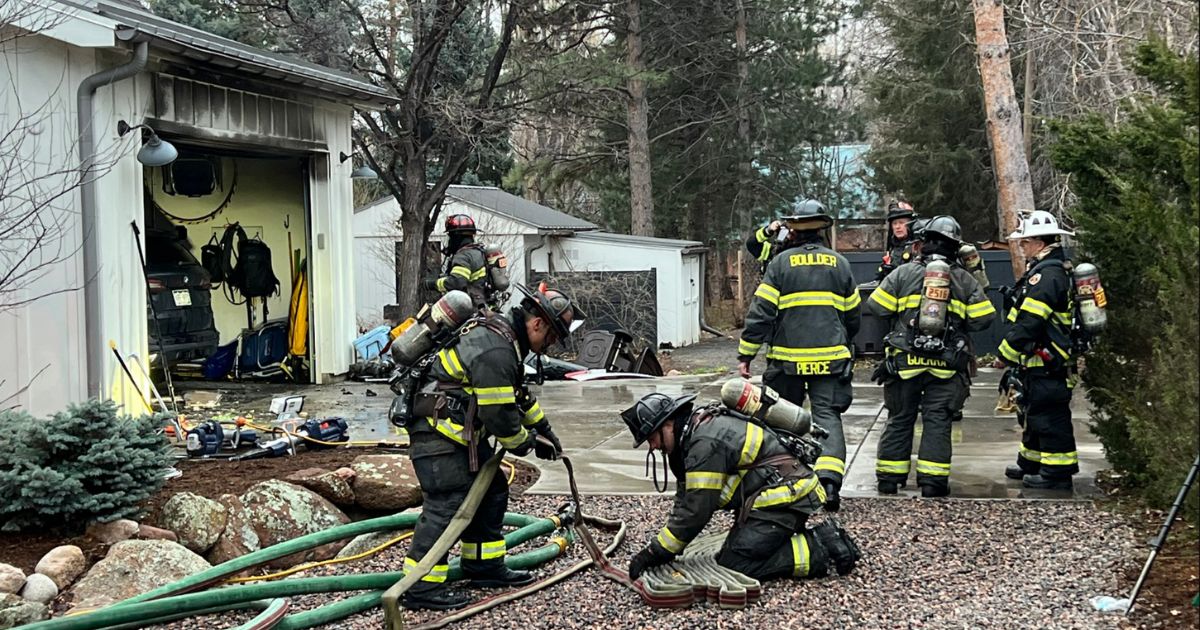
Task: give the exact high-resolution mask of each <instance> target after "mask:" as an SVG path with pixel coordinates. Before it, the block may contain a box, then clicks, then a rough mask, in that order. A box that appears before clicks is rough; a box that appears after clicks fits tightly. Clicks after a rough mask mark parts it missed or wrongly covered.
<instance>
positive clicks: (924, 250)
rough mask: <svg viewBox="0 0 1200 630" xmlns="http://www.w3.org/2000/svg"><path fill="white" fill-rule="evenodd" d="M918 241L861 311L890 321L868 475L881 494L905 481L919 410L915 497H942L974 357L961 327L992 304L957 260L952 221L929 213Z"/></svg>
mask: <svg viewBox="0 0 1200 630" xmlns="http://www.w3.org/2000/svg"><path fill="white" fill-rule="evenodd" d="M921 239H922V241H923V242H922V245H921V257H920V258H919V259H917V260H914V261H912V262H909V263H905V264H903V265H901V266H900V267H898V268H897V269H896V270H895V271H894V272H892V273H891V274H889V275H888V276H887V277H886V278H884V279H883V282H882V283H880V285H879V286H878V287H877V288H876V289H875V291H874V292H872V293H871V297H870V298H869V299H868V300H867V309H868V311H869V312H871V313H872V314H874V315H877V316H879V317H883V318H885V319H888V320H891V326H892V330H891V332H890V333H889V334H888V336H887V337H886V338H885V345H886V347H887V349H886V353H885V358H884V360H883V361H882V362H881V363H880V367H879V369H877V370H876V373H875V378H876V380H877V381H882V382H883V385H884V406H885V407H886V408H887V410H888V421H887V426H886V428H885V429H884V431H883V435H882V436H880V439H879V454H878V459H877V460H876V462H875V476H876V479H877V480H878V488H879V492H881V493H883V494H896V492H897V491H898V490H899V488H900V487H901V486H904V485H905V484H906V483H907V481H908V474H909V469H910V466H911V459H910V458H911V455H912V442H913V432H914V426H915V424H916V421H917V414H918V413H920V414H921V421H922V427H923V428H922V433H921V446H920V450H919V451H918V454H917V484H918V485H919V486H920V487H921V496H923V497H942V496H946V495H948V494H950V454H951V447H950V427H951V425H950V422H951V417H952V415H953V413H954V411H955V407H956V406H957V405H959V404H960V401H961V400H962V388H964V387H966V386H967V382H968V381H967V375H966V371H967V366H968V363H969V362H970V361H972V360H973V357H971V355H970V351H969V347H968V343H967V342H968V340H967V332H969V331H976V330H983V329H985V328H987V327H988V325H989V324H990V323H991V322H992V320H993V319H995V317H996V309H995V307H993V306H992V303H991V302H990V301H989V300H988V298H987V296H986V295H984V292H983V289H981V288H980V286H979V282H978V281H977V280H975V278H974V277H972V276H971V274H970V273H968V272H967V270H966V269H964V268H963V267H962V266H961V265H959V264H958V263H957V262H956V260H957V257H958V248H959V246H960V245H961V244H962V243H961V239H962V236H961V230H960V228H959V226H958V222H957V221H955V220H954V219H953V218H951V217H949V216H938V217H934V218H932V219H930V221H929V223H928V224H927V225H926V226H925V229H924V231H923V232H922V233H921Z"/></svg>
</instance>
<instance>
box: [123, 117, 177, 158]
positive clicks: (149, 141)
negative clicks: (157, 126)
mask: <svg viewBox="0 0 1200 630" xmlns="http://www.w3.org/2000/svg"><path fill="white" fill-rule="evenodd" d="M134 129H141V130H143V131H144V133H143V134H142V148H141V149H139V150H138V154H137V161H139V162H141V163H142V164H145V165H146V166H166V165H168V164H170V163H171V162H174V161H175V158H177V157H179V150H178V149H176V148H175V145H173V144H171V143H170V142H167V141H166V140H163V139H162V138H159V137H158V134H156V133H154V130H153V129H151V128H150V126H149V125H134V126H130V125H129V123H127V122H125V121H124V120H121V121H117V135H118V136H121V137H122V138H124V137H125V134H127V133H129V132H130V131H133V130H134Z"/></svg>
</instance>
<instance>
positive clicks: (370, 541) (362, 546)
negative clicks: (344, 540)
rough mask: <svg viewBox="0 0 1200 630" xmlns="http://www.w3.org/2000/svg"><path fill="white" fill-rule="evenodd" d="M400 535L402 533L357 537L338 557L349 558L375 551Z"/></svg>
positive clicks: (382, 533) (381, 533) (378, 533)
mask: <svg viewBox="0 0 1200 630" xmlns="http://www.w3.org/2000/svg"><path fill="white" fill-rule="evenodd" d="M399 535H400V532H373V533H370V534H362V535H360V536H356V537H355V538H354V540H351V541H350V544H348V545H346V546H345V547H343V548H342V550H341V551H339V552H338V555H337V557H338V558H349V557H350V556H357V555H358V554H360V553H362V552H364V551H367V550H369V549H374V548H376V547H378V546H379V545H382V544H383V543H385V542H387V541H389V540H391V539H393V538H395V537H396V536H399Z"/></svg>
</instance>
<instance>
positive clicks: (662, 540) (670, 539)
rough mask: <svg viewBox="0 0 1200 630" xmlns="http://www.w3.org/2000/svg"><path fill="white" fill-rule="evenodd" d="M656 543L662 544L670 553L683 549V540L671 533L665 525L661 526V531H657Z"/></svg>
mask: <svg viewBox="0 0 1200 630" xmlns="http://www.w3.org/2000/svg"><path fill="white" fill-rule="evenodd" d="M658 544H660V545H662V548H663V549H666V550H667V551H669V552H671V553H679V552H680V551H683V548H684V546H685V545H684V542H683V541H682V540H679V539H678V538H676V537H675V534H672V533H671V530H669V529H667V528H666V527H664V528H662V531H660V532H658Z"/></svg>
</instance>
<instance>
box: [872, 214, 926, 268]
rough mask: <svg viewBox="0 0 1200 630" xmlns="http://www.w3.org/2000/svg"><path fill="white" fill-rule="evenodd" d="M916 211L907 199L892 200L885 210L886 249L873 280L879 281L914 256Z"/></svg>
mask: <svg viewBox="0 0 1200 630" xmlns="http://www.w3.org/2000/svg"><path fill="white" fill-rule="evenodd" d="M916 217H917V213H916V212H915V211H914V210H913V207H912V205H911V204H909V203H908V202H907V201H892V202H891V203H890V204H888V211H887V224H888V234H887V249H886V251H884V252H883V262H882V263H881V264H880V265H879V269H877V270H876V273H875V281H876V282H881V281H882V280H883V279H884V278H885V277H887V275H888V274H889V273H892V271H893V270H895V269H896V267H899V266H900V265H903V264H904V263H906V262H908V261H910V260H912V259H913V258H914V257H915V255H916V254H915V252H914V251H913V243H915V242H916V241H917V240H918V239H917V237H916V235H915V230H913V223H914V222H915V220H916Z"/></svg>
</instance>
